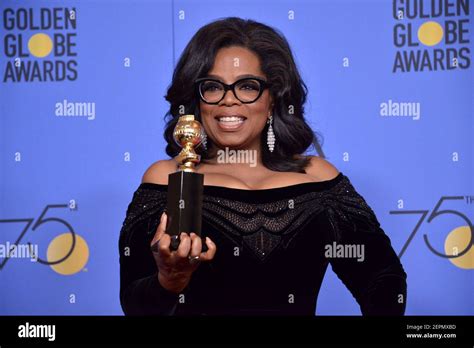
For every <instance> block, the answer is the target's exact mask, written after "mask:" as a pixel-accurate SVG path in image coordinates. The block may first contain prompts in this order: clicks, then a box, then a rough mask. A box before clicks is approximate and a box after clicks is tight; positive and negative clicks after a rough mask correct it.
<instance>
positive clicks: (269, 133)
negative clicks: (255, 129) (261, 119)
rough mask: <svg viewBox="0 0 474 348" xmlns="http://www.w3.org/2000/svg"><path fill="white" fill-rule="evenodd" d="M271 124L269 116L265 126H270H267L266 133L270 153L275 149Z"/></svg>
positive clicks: (271, 120) (271, 117)
mask: <svg viewBox="0 0 474 348" xmlns="http://www.w3.org/2000/svg"><path fill="white" fill-rule="evenodd" d="M272 122H273V116H272V115H270V118H269V119H268V121H267V124H269V125H270V126H268V131H267V145H268V149H269V150H270V152H273V149H274V148H275V133H273V127H272Z"/></svg>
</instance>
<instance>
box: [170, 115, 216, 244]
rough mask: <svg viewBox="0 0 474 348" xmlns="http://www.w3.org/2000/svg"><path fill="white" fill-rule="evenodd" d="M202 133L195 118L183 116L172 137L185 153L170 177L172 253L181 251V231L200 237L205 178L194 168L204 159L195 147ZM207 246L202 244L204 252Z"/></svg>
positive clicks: (178, 159)
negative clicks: (179, 249) (177, 250)
mask: <svg viewBox="0 0 474 348" xmlns="http://www.w3.org/2000/svg"><path fill="white" fill-rule="evenodd" d="M203 134H204V133H203V128H202V125H201V123H199V121H197V120H195V119H194V115H183V116H181V117H180V118H179V120H178V123H177V124H176V126H175V128H174V132H173V137H174V139H175V141H176V143H177V144H178V145H179V146H180V147H182V150H181V152H180V153H179V154H178V155H177V156H176V157H175V160H176V162H177V163H178V171H177V172H175V173H172V174H169V176H168V201H167V207H166V209H167V214H168V222H167V224H166V233H168V234H169V235H170V236H171V245H170V249H171V250H176V249H177V248H178V245H179V235H180V233H181V232H186V233H188V234H189V233H191V232H194V233H196V234H197V235H198V236H201V224H202V198H203V189H204V175H203V174H201V173H196V169H195V166H196V164H198V163H199V162H200V160H201V156H200V155H198V154H196V152H195V151H194V148H195V147H197V146H198V145H200V144H201V142H202V140H203ZM205 247H206V244H205V243H203V246H202V248H203V251H205V249H207V248H205Z"/></svg>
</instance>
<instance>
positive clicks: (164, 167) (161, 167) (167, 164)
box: [142, 159, 176, 185]
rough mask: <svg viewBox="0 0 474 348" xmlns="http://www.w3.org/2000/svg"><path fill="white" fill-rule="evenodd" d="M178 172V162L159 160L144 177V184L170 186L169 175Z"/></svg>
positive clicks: (149, 168)
mask: <svg viewBox="0 0 474 348" xmlns="http://www.w3.org/2000/svg"><path fill="white" fill-rule="evenodd" d="M175 171H176V161H175V160H173V159H169V160H159V161H156V162H155V163H153V164H152V165H150V167H148V169H147V170H146V171H145V174H143V177H142V183H145V182H149V183H152V184H161V185H168V174H171V173H173V172H175Z"/></svg>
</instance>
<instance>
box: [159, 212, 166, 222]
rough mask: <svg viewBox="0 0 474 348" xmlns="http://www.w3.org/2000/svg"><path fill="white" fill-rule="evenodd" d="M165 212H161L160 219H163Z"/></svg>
mask: <svg viewBox="0 0 474 348" xmlns="http://www.w3.org/2000/svg"><path fill="white" fill-rule="evenodd" d="M165 214H166V213H165V212H163V213H162V214H161V218H160V221H163V219H164V218H165Z"/></svg>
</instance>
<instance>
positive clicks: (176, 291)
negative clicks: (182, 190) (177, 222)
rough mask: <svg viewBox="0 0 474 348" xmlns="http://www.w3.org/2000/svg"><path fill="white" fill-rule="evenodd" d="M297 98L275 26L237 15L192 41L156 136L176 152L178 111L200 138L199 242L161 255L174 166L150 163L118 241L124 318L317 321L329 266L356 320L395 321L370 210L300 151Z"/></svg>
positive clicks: (396, 276)
mask: <svg viewBox="0 0 474 348" xmlns="http://www.w3.org/2000/svg"><path fill="white" fill-rule="evenodd" d="M306 93H307V90H306V86H305V84H304V82H303V81H302V79H301V77H300V75H299V73H298V70H297V68H296V65H295V62H294V59H293V56H292V53H291V50H290V47H289V44H288V42H287V41H286V39H285V38H284V37H283V35H281V34H279V33H278V32H277V31H276V30H274V29H273V28H270V27H268V26H266V25H264V24H261V23H258V22H255V21H252V20H242V19H240V18H235V17H232V18H226V19H223V20H218V21H216V22H213V23H210V24H208V25H206V26H204V27H203V28H201V29H200V30H199V31H198V32H197V33H196V34H195V35H194V36H193V38H192V39H191V41H190V42H189V44H188V45H187V46H186V48H185V50H184V52H183V54H182V56H181V58H180V60H179V62H178V64H177V66H176V70H175V72H174V74H173V81H172V83H171V86H170V88H169V90H168V93H167V95H166V99H167V100H168V101H169V102H170V104H171V106H170V110H169V112H168V114H167V118H168V122H167V125H166V130H165V139H166V140H167V142H168V144H167V147H166V152H167V154H168V155H169V156H170V157H174V156H176V155H177V154H178V152H179V151H180V148H179V147H178V146H177V145H176V143H175V142H174V139H173V137H172V133H173V130H174V127H175V125H176V122H177V120H178V118H179V117H180V115H182V114H185V113H186V114H188V113H190V114H193V115H196V118H197V119H198V120H199V121H201V123H202V125H203V128H204V130H205V132H206V134H207V142H206V146H203V147H198V148H197V150H198V152H199V154H200V155H201V156H202V162H201V163H200V164H199V165H198V166H197V168H196V171H197V172H198V173H203V174H205V175H204V197H203V206H202V232H201V236H198V235H196V234H194V233H191V234H190V235H188V234H187V233H182V234H181V235H180V244H179V247H178V250H176V251H171V250H170V248H169V246H170V236H169V235H168V234H167V233H165V227H166V226H167V219H168V217H167V215H166V213H164V210H165V206H166V200H167V190H168V186H167V185H168V175H169V174H170V173H172V172H175V171H176V169H177V163H176V162H175V161H174V160H173V159H169V160H160V161H157V162H156V163H154V164H152V165H151V166H150V167H149V168H148V170H147V171H146V172H145V174H144V175H143V178H142V183H141V184H140V186H139V187H138V189H137V190H136V191H135V193H134V196H133V199H132V202H131V203H130V205H129V207H128V209H127V214H126V217H125V220H124V223H123V226H122V230H121V234H120V241H119V248H120V279H121V286H120V300H121V304H122V308H123V310H124V313H125V314H127V315H145V314H157V315H207V314H210V315H223V314H224V315H249V314H253V315H268V314H271V315H291V314H293V315H314V314H315V310H316V299H317V296H318V293H319V289H320V286H321V284H322V280H323V277H324V274H325V272H326V269H327V266H328V264H331V266H332V268H333V270H334V272H336V274H337V275H338V276H339V278H340V279H341V280H342V281H343V282H344V284H345V285H346V286H347V288H348V289H349V290H350V291H351V293H352V294H353V296H354V298H355V299H356V301H357V302H358V303H359V305H360V308H361V312H362V314H364V315H381V314H385V315H387V314H389V315H401V314H403V313H404V311H405V298H406V281H405V279H406V274H405V272H404V270H403V267H402V265H401V264H400V261H399V260H398V257H397V256H396V254H395V252H394V250H393V249H392V247H391V245H390V240H389V238H388V237H387V235H386V234H385V233H384V231H383V230H382V228H381V227H380V224H379V222H378V220H377V218H376V216H375V214H374V212H373V210H372V209H371V208H370V207H369V206H368V205H367V203H366V201H365V200H364V198H363V197H362V196H361V195H359V194H358V193H357V191H356V190H355V188H354V187H353V186H352V184H351V182H350V180H349V179H348V178H347V177H346V176H345V175H344V174H343V173H341V172H339V171H338V170H337V169H336V168H335V167H334V166H333V165H332V164H331V163H329V162H328V161H326V160H325V159H324V158H323V157H320V156H306V155H305V152H306V151H307V150H308V148H309V147H310V146H311V144H313V145H314V146H315V147H316V150H318V149H319V150H320V147H319V142H318V140H317V137H316V136H315V134H314V133H313V131H312V130H311V128H310V127H309V126H308V124H307V123H306V121H305V117H304V103H305V101H306ZM236 151H237V153H241V152H242V151H244V152H249V153H252V154H255V156H253V157H249V158H253V161H252V164H250V163H241V162H240V161H234V160H230V159H229V160H225V161H222V160H220V158H222V157H224V158H229V157H228V156H222V154H228V153H234V152H236ZM318 152H319V151H318ZM204 243H205V245H206V246H207V251H205V252H203V251H202V250H203V244H204ZM328 250H329V251H331V252H328ZM354 250H355V251H357V253H355V252H352V251H354Z"/></svg>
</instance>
